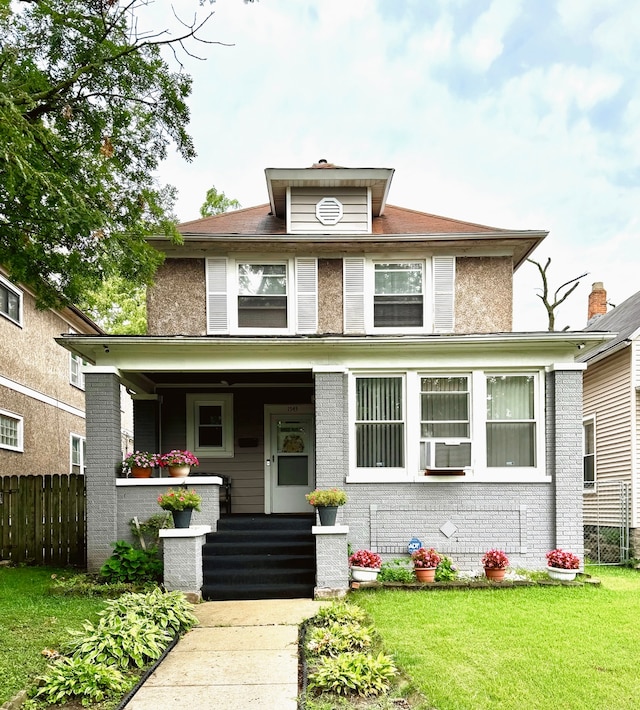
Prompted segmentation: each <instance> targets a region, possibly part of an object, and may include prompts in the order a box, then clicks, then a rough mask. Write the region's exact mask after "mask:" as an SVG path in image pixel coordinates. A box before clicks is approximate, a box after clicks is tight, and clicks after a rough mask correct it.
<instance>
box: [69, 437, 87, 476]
mask: <svg viewBox="0 0 640 710" xmlns="http://www.w3.org/2000/svg"><path fill="white" fill-rule="evenodd" d="M86 468H87V456H86V444H85V439H84V437H83V436H78V435H76V434H72V435H71V473H78V474H84V472H85V470H86Z"/></svg>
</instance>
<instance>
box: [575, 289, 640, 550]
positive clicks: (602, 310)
mask: <svg viewBox="0 0 640 710" xmlns="http://www.w3.org/2000/svg"><path fill="white" fill-rule="evenodd" d="M588 318H589V322H588V325H587V327H586V328H585V331H586V332H594V331H610V332H612V333H614V334H615V337H614V338H613V339H612V340H609V341H608V342H606V343H603V344H602V345H600V346H599V347H597V348H595V349H593V350H591V351H590V352H588V353H585V354H584V355H580V356H579V358H578V360H579V361H580V362H584V363H586V365H587V369H586V372H585V373H584V385H583V386H584V413H583V416H584V447H585V448H584V517H585V519H584V522H585V525H586V526H587V533H589V532H593V530H592V528H593V526H595V525H596V524H599V525H600V526H602V527H604V528H605V529H606V528H611V532H612V535H610V536H609V538H608V539H609V541H614V542H615V538H616V529H617V528H618V527H620V524H621V522H622V524H626V522H627V520H628V524H629V527H630V547H631V553H632V556H637V554H638V550H640V517H639V516H640V511H639V509H638V506H639V503H640V497H639V495H640V488H639V483H640V460H639V458H638V456H639V452H640V428H639V424H638V422H639V421H640V417H639V414H640V410H639V408H640V395H639V391H640V291H639V292H638V293H635V294H634V295H633V296H631V297H630V298H628V299H627V300H626V301H624V303H622V304H620V305H619V306H616V307H615V308H614V309H613V310H611V311H609V312H607V295H606V291H605V290H604V287H603V285H602V283H601V282H596V283H594V284H593V288H592V291H591V294H590V295H589V313H588ZM605 492H606V495H605ZM623 543H624V540H623ZM605 544H606V540H605ZM592 553H593V554H595V553H596V550H595V549H594V550H593V551H592ZM604 561H614V560H604Z"/></svg>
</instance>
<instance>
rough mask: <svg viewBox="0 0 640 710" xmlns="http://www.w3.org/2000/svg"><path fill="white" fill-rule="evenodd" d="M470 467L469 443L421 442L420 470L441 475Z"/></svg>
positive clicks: (448, 441)
mask: <svg viewBox="0 0 640 710" xmlns="http://www.w3.org/2000/svg"><path fill="white" fill-rule="evenodd" d="M469 466H471V442H470V441H450V440H447V441H437V440H432V441H421V442H420V468H422V469H424V470H425V471H439V472H440V471H441V472H442V473H446V472H452V471H462V469H464V468H468V467H469Z"/></svg>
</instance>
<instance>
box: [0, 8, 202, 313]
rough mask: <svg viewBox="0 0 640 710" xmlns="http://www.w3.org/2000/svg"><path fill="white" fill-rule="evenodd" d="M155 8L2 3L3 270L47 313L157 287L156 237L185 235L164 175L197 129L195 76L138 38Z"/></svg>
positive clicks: (162, 40) (189, 30)
mask: <svg viewBox="0 0 640 710" xmlns="http://www.w3.org/2000/svg"><path fill="white" fill-rule="evenodd" d="M146 5H148V0H124V1H123V2H119V1H118V0H21V1H20V2H15V0H14V1H12V0H0V175H1V176H2V178H1V179H0V263H1V264H3V265H4V266H5V267H7V268H8V270H9V272H10V276H11V278H12V279H14V280H16V281H18V282H21V283H24V284H27V285H29V286H30V287H31V288H32V289H33V290H34V291H35V292H36V294H37V297H38V303H39V305H40V306H43V307H44V306H60V305H64V304H65V303H69V302H73V303H76V302H79V301H80V300H81V299H80V296H81V294H83V293H86V292H87V291H91V290H93V289H94V288H96V287H97V286H98V284H99V283H100V282H101V281H103V280H104V279H105V278H108V277H110V276H112V275H115V274H119V275H120V276H122V277H123V278H124V279H125V280H128V281H131V282H133V283H137V284H143V283H146V282H149V281H150V280H151V277H152V276H153V273H154V272H155V270H156V268H157V266H158V264H159V263H160V261H161V259H162V257H161V256H160V255H159V254H158V253H157V252H156V251H155V250H154V249H153V248H152V247H150V246H148V244H147V243H146V242H145V236H147V235H149V234H150V233H163V234H167V235H171V236H172V237H173V238H174V239H176V240H179V235H178V233H177V231H176V228H175V218H173V217H172V215H171V208H172V204H173V196H174V193H173V190H172V188H166V187H162V186H160V185H158V184H157V182H156V181H155V179H154V177H153V173H154V170H155V169H156V168H157V166H158V164H159V163H160V162H161V161H162V160H163V158H164V157H165V156H166V152H167V147H168V145H169V144H170V143H173V144H174V145H175V146H176V148H177V150H178V151H179V152H180V154H181V155H182V156H183V157H184V158H185V159H186V160H191V159H192V158H193V157H194V155H195V152H194V148H193V144H192V141H191V139H190V137H189V135H188V134H187V132H186V130H185V126H186V125H187V123H188V119H189V110H188V107H187V105H186V103H185V101H186V99H187V97H188V96H189V94H190V90H191V80H190V78H189V77H188V76H187V75H186V74H184V73H182V72H180V71H179V70H176V71H172V69H171V68H170V67H169V65H168V64H167V62H166V61H165V60H164V59H163V57H162V55H161V49H162V47H163V45H164V46H166V45H169V46H170V47H173V48H174V50H177V49H179V48H182V49H183V50H185V51H186V49H185V47H186V45H185V43H186V42H198V41H202V40H200V39H199V38H198V37H197V32H198V31H199V30H200V29H201V28H202V26H203V25H204V23H205V22H206V21H207V19H209V17H210V15H209V16H208V17H207V18H206V19H205V20H204V22H200V23H196V22H195V20H194V21H193V22H192V23H191V24H183V26H184V33H183V34H182V36H180V37H170V36H168V34H167V33H166V32H158V33H155V34H154V33H149V32H142V31H140V30H139V29H138V21H137V20H138V15H137V13H138V12H139V11H140V10H141V9H143V8H144V7H145V6H146Z"/></svg>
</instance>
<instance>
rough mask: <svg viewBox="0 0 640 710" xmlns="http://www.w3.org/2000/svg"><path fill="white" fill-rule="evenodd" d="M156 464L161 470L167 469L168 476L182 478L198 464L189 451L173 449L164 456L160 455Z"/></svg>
mask: <svg viewBox="0 0 640 710" xmlns="http://www.w3.org/2000/svg"><path fill="white" fill-rule="evenodd" d="M158 463H159V465H160V466H162V467H163V468H165V467H166V468H167V470H168V471H169V475H170V476H174V477H175V478H184V477H185V476H188V475H189V472H190V471H191V467H192V466H197V465H198V464H199V463H200V462H199V461H198V458H197V457H196V456H195V455H194V454H192V453H191V451H183V450H181V449H173V450H171V451H168V452H167V453H166V454H162V455H161V456H160V457H159V459H158Z"/></svg>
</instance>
